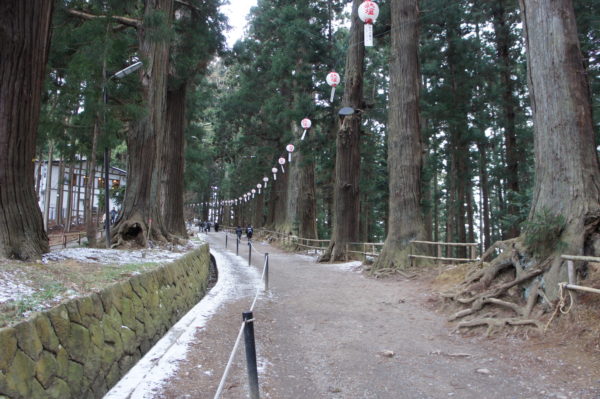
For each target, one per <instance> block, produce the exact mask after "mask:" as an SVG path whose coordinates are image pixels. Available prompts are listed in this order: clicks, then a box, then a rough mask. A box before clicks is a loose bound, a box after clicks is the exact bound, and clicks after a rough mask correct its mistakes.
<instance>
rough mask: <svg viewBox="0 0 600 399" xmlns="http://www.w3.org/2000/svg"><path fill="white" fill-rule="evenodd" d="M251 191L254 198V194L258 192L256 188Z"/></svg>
mask: <svg viewBox="0 0 600 399" xmlns="http://www.w3.org/2000/svg"><path fill="white" fill-rule="evenodd" d="M251 191H252V198H254V194H256V190H255V189H252V190H251Z"/></svg>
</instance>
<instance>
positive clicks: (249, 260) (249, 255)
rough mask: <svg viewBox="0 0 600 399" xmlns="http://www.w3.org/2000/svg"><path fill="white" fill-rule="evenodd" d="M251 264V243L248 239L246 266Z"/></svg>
mask: <svg viewBox="0 0 600 399" xmlns="http://www.w3.org/2000/svg"><path fill="white" fill-rule="evenodd" d="M251 264H252V243H251V242H250V241H248V266H250V265H251Z"/></svg>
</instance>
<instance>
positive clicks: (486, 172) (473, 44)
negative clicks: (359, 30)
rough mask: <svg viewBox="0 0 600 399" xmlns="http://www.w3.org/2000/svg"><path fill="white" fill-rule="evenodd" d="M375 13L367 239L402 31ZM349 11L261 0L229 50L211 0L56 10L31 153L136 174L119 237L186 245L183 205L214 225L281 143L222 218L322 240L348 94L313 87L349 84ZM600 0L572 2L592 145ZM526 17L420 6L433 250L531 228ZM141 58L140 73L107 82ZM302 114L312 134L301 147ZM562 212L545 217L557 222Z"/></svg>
mask: <svg viewBox="0 0 600 399" xmlns="http://www.w3.org/2000/svg"><path fill="white" fill-rule="evenodd" d="M355 3H356V2H355ZM378 3H379V6H380V9H381V15H380V17H379V19H378V20H377V22H376V23H375V25H374V27H375V46H374V47H371V48H367V49H365V52H364V57H363V58H362V60H363V62H364V75H363V77H364V80H363V82H362V85H363V90H362V93H361V96H362V101H361V104H360V107H355V108H357V109H359V111H360V114H361V120H360V145H359V147H358V148H359V150H360V156H359V157H358V158H356V160H355V161H356V162H355V166H356V167H357V168H358V169H357V170H358V173H356V174H355V175H356V176H359V177H360V181H359V184H358V187H356V191H355V192H354V195H355V196H356V197H358V199H359V203H358V204H359V205H358V206H359V209H358V211H357V212H355V218H353V219H356V224H357V231H358V236H357V237H356V240H357V241H363V242H377V241H382V240H384V239H385V238H386V233H387V231H388V230H389V228H390V226H389V224H388V220H389V217H388V216H389V213H390V206H389V194H388V191H389V190H388V182H389V176H390V174H393V173H394V171H393V170H392V171H390V170H388V147H387V142H388V124H389V120H388V113H389V111H390V107H389V100H390V71H389V65H390V64H389V59H390V53H391V45H392V43H391V37H392V36H393V33H394V29H398V28H394V26H393V23H392V19H391V12H390V2H389V1H381V2H378ZM347 4H348V2H344V1H335V0H329V1H325V2H323V1H274V0H263V1H259V2H258V5H257V7H255V8H253V9H252V12H251V15H250V17H249V24H248V28H247V32H246V36H245V37H244V38H243V39H242V40H241V41H239V42H238V43H236V45H235V46H234V47H233V49H231V50H228V49H225V47H224V44H223V43H224V37H223V32H224V30H225V29H226V21H225V18H224V16H223V15H222V14H221V13H220V11H219V7H220V3H219V1H216V0H212V1H203V2H198V1H168V0H162V1H150V0H147V1H130V2H121V1H109V0H105V1H77V0H62V1H57V2H55V4H54V9H53V14H52V15H53V19H52V22H51V28H50V31H51V42H50V43H51V47H50V49H49V52H48V59H47V65H46V79H45V83H44V88H43V92H42V97H41V100H40V101H41V114H40V122H39V126H38V128H37V132H38V134H37V142H36V144H35V153H36V158H38V159H46V158H48V154H49V153H50V152H51V149H52V151H53V157H55V158H59V159H61V160H62V161H63V162H65V163H67V164H68V163H69V162H73V161H74V160H75V159H81V158H86V159H90V160H92V163H91V164H93V163H94V162H96V160H100V159H101V158H102V150H103V149H104V148H108V149H109V150H110V162H111V164H113V165H115V166H119V167H121V168H124V169H126V170H128V172H129V174H130V177H131V179H130V181H129V183H128V190H129V193H128V195H126V197H125V200H124V203H123V208H122V213H121V218H120V221H119V224H118V225H117V227H116V229H115V234H116V235H115V239H114V242H115V243H118V242H121V243H122V242H123V237H125V238H128V237H129V236H130V235H132V233H131V231H132V230H131V228H132V226H141V227H140V231H144V232H145V230H151V235H150V236H151V237H152V238H154V239H156V240H161V239H171V240H172V239H174V237H177V236H185V227H184V226H183V221H184V218H185V216H188V217H189V216H190V214H187V215H184V211H183V209H184V205H191V204H197V205H195V206H194V207H193V208H192V209H193V212H195V213H196V216H198V217H199V218H201V219H208V217H209V210H208V209H209V207H210V206H214V204H215V203H218V202H219V201H222V200H228V199H236V198H239V197H241V196H242V195H243V194H244V193H246V192H247V191H249V190H250V189H252V188H254V187H255V186H256V183H260V182H261V181H262V179H263V177H265V176H269V177H270V170H271V168H272V167H274V166H275V165H276V162H277V159H278V158H279V157H281V156H286V152H285V146H286V144H289V143H292V142H293V143H294V144H295V145H296V151H295V152H294V162H293V163H292V164H291V165H290V166H291V167H292V168H291V169H289V170H288V172H289V173H286V174H281V173H280V174H279V179H278V180H277V183H276V184H271V185H270V189H268V190H265V195H263V196H258V197H257V199H256V201H253V202H252V203H251V205H245V206H244V208H243V209H242V207H238V208H236V209H233V210H232V209H221V210H220V211H219V214H221V215H223V214H230V212H232V211H233V214H234V215H235V219H233V220H231V221H232V222H233V223H236V224H238V223H239V224H241V223H244V224H248V223H252V224H254V225H255V226H257V227H261V226H268V227H270V228H272V229H275V230H278V231H281V232H285V233H292V234H296V235H299V236H302V237H307V238H316V237H319V238H325V239H327V238H330V237H331V235H332V232H333V230H334V228H333V226H334V218H335V213H336V212H335V203H334V197H335V196H334V191H335V190H334V189H335V181H336V177H335V162H336V136H337V135H338V128H339V126H338V123H339V118H340V117H339V116H338V110H339V108H340V107H341V106H342V103H343V101H342V100H340V98H341V96H342V94H341V93H342V91H343V90H345V89H346V88H345V86H344V85H345V82H344V79H342V83H341V85H340V87H338V97H337V98H336V100H335V101H334V102H333V103H330V102H329V101H328V97H329V90H330V88H329V86H327V84H326V83H325V76H326V75H327V73H328V72H330V71H331V70H336V71H337V72H339V73H340V75H341V76H342V77H344V76H345V74H347V72H348V71H347V69H348V64H347V55H348V54H349V53H350V51H351V50H352V49H353V48H358V47H359V46H360V47H362V42H360V41H359V42H356V41H354V42H353V41H352V37H351V29H349V28H348V27H347V23H345V21H348V20H349V19H350V15H348V8H347V7H345V6H346V5H347ZM598 5H599V1H598V0H588V1H583V0H575V1H573V6H574V9H575V16H576V18H577V21H576V22H577V32H578V39H579V43H580V46H581V47H580V49H581V54H582V59H583V63H584V68H585V72H586V74H587V81H588V82H589V99H590V102H591V104H592V115H593V117H594V123H593V128H594V132H595V135H597V134H598V112H597V110H598V101H599V82H598V73H600V65H599V62H600V61H599V60H598V47H599V46H598V41H599V40H598V35H599V28H598V26H599V18H598ZM521 17H522V16H521V15H520V10H519V4H518V3H517V2H516V1H509V0H500V1H484V0H481V1H453V2H445V1H438V0H423V1H421V2H420V4H419V13H418V28H419V42H418V44H419V46H418V56H419V63H420V74H419V80H420V101H419V109H420V128H421V129H420V132H421V140H422V144H423V146H422V169H421V184H420V187H419V191H420V192H419V197H420V205H421V212H422V217H423V219H424V226H425V228H426V232H425V238H427V239H430V240H432V241H450V242H451V241H456V242H477V243H479V245H480V250H481V252H483V251H484V250H485V249H486V248H489V246H490V245H491V244H492V243H493V242H495V241H497V240H505V239H509V238H512V237H517V236H519V234H520V232H521V229H522V227H523V226H525V227H526V226H527V223H528V222H527V217H528V215H529V210H530V204H531V198H532V192H533V188H534V184H533V183H534V148H533V119H532V110H531V106H530V103H529V101H530V99H529V94H530V93H529V89H528V84H527V66H526V50H525V46H524V39H523V32H522V26H523V23H522V20H521ZM139 60H142V61H143V62H144V67H143V69H142V70H140V72H138V73H134V74H132V75H129V76H127V77H124V78H120V79H113V78H112V74H113V73H114V72H116V71H118V70H121V69H123V68H124V67H126V66H127V65H130V64H132V63H134V62H136V61H139ZM107 93H108V94H109V95H107ZM305 117H309V118H310V119H311V120H312V123H313V127H312V128H311V129H310V131H309V133H308V138H307V139H306V140H304V141H300V140H298V137H299V136H300V134H301V128H300V126H299V124H300V120H301V119H302V118H305ZM149 147H152V148H149ZM150 153H152V154H153V155H152V156H148V154H150ZM149 161H152V162H149ZM296 165H297V166H296ZM180 175H181V176H185V180H183V178H182V179H179V178H178V176H180ZM89 181H93V176H92V179H89ZM183 181H185V186H184V185H183V184H182V182H183ZM288 181H289V182H290V183H288ZM38 186H39V183H38ZM144 190H146V192H145V191H144ZM148 197H150V198H154V200H151V201H149V200H148ZM140 199H142V200H140ZM211 204H212V205H211ZM188 209H190V208H188ZM89 213H90V216H89V218H86V219H88V225H90V224H91V222H90V220H91V211H90V212H89ZM556 217H557V216H556V215H552V214H550V215H548V216H547V218H546V220H545V221H543V222H544V223H546V224H547V225H552V224H553V223H554V224H557V223H559V222H560V221H557V220H555V219H553V218H556ZM150 219H152V220H153V224H151V226H148V221H149V220H150ZM306 220H308V222H307V221H306ZM64 222H65V221H57V223H64ZM530 222H531V221H530ZM90 231H91V229H90ZM119 235H120V237H119ZM133 236H135V234H133ZM144 236H145V234H144ZM94 237H95V235H94ZM89 238H90V241H91V242H93V237H92V234H91V233H90V237H89ZM119 240H121V241H119ZM456 255H458V256H460V255H461V254H460V253H457V254H456Z"/></svg>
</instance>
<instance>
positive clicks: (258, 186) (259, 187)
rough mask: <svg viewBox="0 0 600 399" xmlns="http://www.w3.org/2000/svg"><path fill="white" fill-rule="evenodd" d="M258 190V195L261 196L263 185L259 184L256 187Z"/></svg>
mask: <svg viewBox="0 0 600 399" xmlns="http://www.w3.org/2000/svg"><path fill="white" fill-rule="evenodd" d="M256 188H258V193H259V194H260V189H261V188H262V184H260V183H258V184H257V185H256Z"/></svg>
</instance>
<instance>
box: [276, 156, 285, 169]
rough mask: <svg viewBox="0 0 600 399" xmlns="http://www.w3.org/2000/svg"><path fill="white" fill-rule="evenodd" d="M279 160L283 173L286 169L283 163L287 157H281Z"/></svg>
mask: <svg viewBox="0 0 600 399" xmlns="http://www.w3.org/2000/svg"><path fill="white" fill-rule="evenodd" d="M277 162H279V165H280V166H281V173H285V169H283V165H285V158H284V157H281V158H279V161H277Z"/></svg>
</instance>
